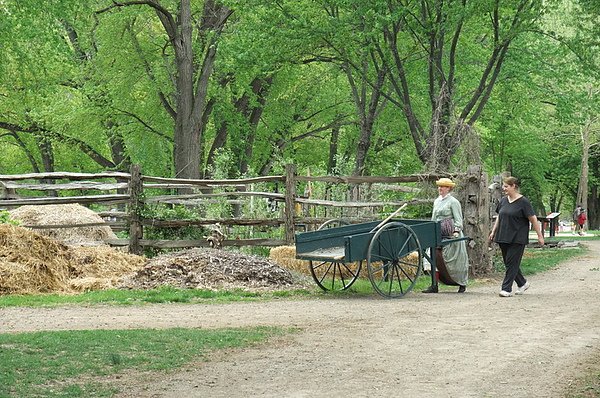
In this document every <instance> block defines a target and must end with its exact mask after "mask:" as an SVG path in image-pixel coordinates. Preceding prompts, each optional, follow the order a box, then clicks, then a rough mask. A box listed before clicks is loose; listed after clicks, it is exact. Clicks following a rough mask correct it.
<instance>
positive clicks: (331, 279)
mask: <svg viewBox="0 0 600 398" xmlns="http://www.w3.org/2000/svg"><path fill="white" fill-rule="evenodd" d="M348 224H349V222H347V221H344V220H338V219H333V220H327V221H325V222H324V223H323V224H321V225H320V226H319V228H318V230H321V229H327V228H336V227H340V226H342V225H348ZM361 264H362V262H361V261H359V262H356V263H348V264H346V263H345V262H343V261H309V266H310V273H311V274H312V277H313V279H314V281H315V282H316V283H317V285H318V286H319V287H320V288H321V289H323V290H325V291H336V290H338V291H339V290H346V289H348V288H349V287H350V286H352V284H353V283H354V282H355V281H356V279H357V278H358V274H359V273H360V267H361Z"/></svg>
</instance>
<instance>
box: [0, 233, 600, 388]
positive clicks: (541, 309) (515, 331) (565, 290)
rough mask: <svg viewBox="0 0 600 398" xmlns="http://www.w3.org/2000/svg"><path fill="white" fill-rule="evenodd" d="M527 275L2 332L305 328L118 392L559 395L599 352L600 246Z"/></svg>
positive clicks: (41, 320) (50, 314)
mask: <svg viewBox="0 0 600 398" xmlns="http://www.w3.org/2000/svg"><path fill="white" fill-rule="evenodd" d="M589 247H590V248H591V249H592V250H591V251H590V252H589V254H588V255H586V256H584V257H581V258H578V259H576V260H574V261H572V262H571V263H569V264H566V265H564V266H562V267H561V268H559V269H556V270H553V271H550V272H547V273H545V274H543V275H538V276H534V277H531V278H530V281H531V284H532V286H531V288H530V289H529V290H528V291H527V293H526V294H525V295H523V296H516V297H512V298H501V297H498V294H497V293H498V290H499V286H498V285H499V284H498V283H495V284H490V285H486V286H480V287H477V288H469V289H468V291H467V294H463V295H459V294H456V293H454V289H453V290H452V291H451V292H450V291H445V292H442V293H439V294H437V295H426V294H421V293H411V294H409V295H408V296H406V297H405V298H404V299H401V300H383V299H380V298H377V297H373V298H372V299H343V298H335V299H325V300H305V301H288V300H281V301H271V302H263V303H236V304H224V305H151V306H144V307H112V306H111V307H68V308H50V309H28V308H8V309H0V332H1V333H5V332H17V331H31V330H56V329H71V330H73V329H91V328H107V329H116V328H123V329H125V328H142V327H144V328H147V327H155V328H167V327H177V326H179V327H203V328H216V327H224V326H251V325H279V326H296V327H299V328H301V329H302V331H301V332H300V333H297V334H295V335H292V336H291V337H290V338H289V339H288V340H285V341H279V342H276V344H273V345H269V346H267V347H261V348H256V349H250V350H245V351H239V352H233V353H230V354H231V355H222V356H220V357H215V358H213V360H212V361H210V362H207V363H198V364H195V365H194V366H191V367H189V368H188V369H185V370H184V371H181V372H178V373H176V374H172V375H158V376H156V375H153V377H152V379H151V380H148V379H147V380H144V378H143V377H142V378H138V379H135V380H134V379H128V378H127V377H125V378H122V379H119V380H115V382H116V383H119V384H121V385H126V386H127V392H126V393H124V394H122V395H121V397H248V396H253V397H256V396H260V397H344V396H352V397H367V396H374V395H378V396H393V395H394V396H395V395H399V394H400V393H401V394H402V395H404V396H408V397H477V398H480V397H500V396H502V397H560V396H561V392H562V391H563V389H564V387H565V386H567V385H568V384H569V383H570V380H572V379H573V378H574V377H576V376H577V375H579V374H580V372H581V371H582V369H583V368H584V366H585V364H586V361H588V360H589V359H590V358H591V357H593V356H594V355H598V353H599V352H600V306H598V298H599V297H600V242H599V241H593V242H590V243H589Z"/></svg>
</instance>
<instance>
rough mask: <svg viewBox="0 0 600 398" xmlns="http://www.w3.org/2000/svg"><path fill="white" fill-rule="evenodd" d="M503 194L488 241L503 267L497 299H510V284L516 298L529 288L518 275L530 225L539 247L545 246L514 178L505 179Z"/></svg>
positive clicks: (533, 214) (542, 236)
mask: <svg viewBox="0 0 600 398" xmlns="http://www.w3.org/2000/svg"><path fill="white" fill-rule="evenodd" d="M502 191H503V192H504V194H505V196H504V197H503V198H502V199H501V200H500V202H499V203H498V206H497V207H496V213H498V217H497V218H496V222H495V223H494V226H493V227H492V232H491V233H490V237H489V239H490V241H493V242H496V243H498V245H499V246H500V251H501V252H502V260H503V261H504V265H505V266H506V273H505V275H504V280H503V281H502V290H500V297H511V296H512V295H513V293H512V285H513V282H517V291H516V292H515V294H523V293H525V291H526V290H527V289H529V286H530V284H529V282H528V281H527V280H526V279H525V277H524V276H523V274H522V273H521V259H522V258H523V253H524V252H525V246H526V245H527V244H528V243H529V224H530V223H531V224H532V225H533V228H534V230H535V232H536V233H537V237H538V242H539V244H540V245H543V244H544V235H543V234H542V229H541V227H540V224H539V222H538V219H537V217H536V216H535V212H534V211H533V207H532V206H531V203H530V202H529V200H528V199H527V198H526V197H525V196H523V195H521V193H520V192H519V180H518V179H517V178H515V177H506V178H504V180H503V184H502Z"/></svg>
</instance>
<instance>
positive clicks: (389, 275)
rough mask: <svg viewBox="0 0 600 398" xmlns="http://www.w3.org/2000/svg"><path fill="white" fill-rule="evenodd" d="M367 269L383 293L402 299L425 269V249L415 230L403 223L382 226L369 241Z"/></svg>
mask: <svg viewBox="0 0 600 398" xmlns="http://www.w3.org/2000/svg"><path fill="white" fill-rule="evenodd" d="M367 270H368V273H369V279H370V280H371V284H372V285H373V288H374V289H375V290H376V291H377V293H379V294H380V295H382V296H384V297H387V298H399V297H402V296H404V295H405V294H406V293H408V292H410V291H411V290H412V288H413V287H414V286H415V283H416V282H417V279H418V278H419V276H420V275H421V272H422V270H423V252H422V251H421V244H420V243H419V239H418V238H417V235H416V234H415V232H414V231H413V230H412V229H411V228H410V227H409V226H407V225H406V224H403V223H400V222H391V223H388V224H385V225H384V226H383V227H381V228H380V229H379V230H378V231H377V232H376V233H375V235H373V238H371V242H370V243H369V251H368V253H367Z"/></svg>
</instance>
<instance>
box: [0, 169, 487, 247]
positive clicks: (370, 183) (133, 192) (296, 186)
mask: <svg viewBox="0 0 600 398" xmlns="http://www.w3.org/2000/svg"><path fill="white" fill-rule="evenodd" d="M478 173H480V171H477V170H476V171H475V172H474V173H473V172H471V174H472V175H469V173H467V174H465V175H461V176H457V175H453V176H452V177H454V178H462V179H463V180H464V181H466V182H469V181H471V182H474V183H475V185H476V186H479V185H481V184H482V183H481V181H480V175H479V174H478ZM444 176H449V175H448V174H443V175H442V174H419V175H408V176H396V177H388V176H379V177H378V176H367V177H343V176H309V175H307V176H300V175H297V171H296V166H295V165H292V164H290V165H287V166H286V169H285V174H284V175H274V176H264V177H254V178H241V179H227V180H212V179H206V180H189V179H178V178H163V177H154V176H146V175H142V173H141V170H140V167H139V166H137V165H134V166H132V167H131V170H130V173H123V172H103V173H97V174H88V173H66V172H51V173H32V174H20V175H0V188H1V189H2V192H0V193H1V194H2V195H1V196H0V209H11V208H15V207H18V206H24V205H47V204H67V203H78V204H80V205H84V206H92V207H94V208H95V209H102V210H97V211H98V214H99V215H100V216H102V217H103V218H104V219H105V220H108V221H106V222H105V223H86V224H61V225H44V226H36V225H30V226H28V225H25V226H26V227H30V228H32V229H41V228H75V227H91V226H106V225H108V226H110V227H111V228H112V229H113V230H114V231H115V232H118V231H123V230H126V231H129V234H128V238H127V239H111V240H108V241H106V243H108V244H110V245H111V246H128V248H129V251H130V252H131V253H137V254H139V253H142V252H143V250H144V248H155V249H178V248H187V247H206V246H209V242H208V240H207V239H197V240H183V239H174V240H151V239H145V237H144V229H145V228H148V227H158V228H161V227H163V228H175V229H176V228H183V227H203V228H206V227H207V226H211V225H212V226H214V225H219V226H221V227H223V228H232V227H236V228H237V227H249V228H257V229H260V230H261V231H265V230H267V231H268V233H267V234H266V236H267V237H264V238H260V237H252V236H249V237H244V238H241V237H237V238H234V239H230V238H229V236H227V237H226V238H225V240H224V241H223V242H222V245H223V246H267V247H268V246H279V245H285V244H292V243H293V242H294V235H295V232H296V231H297V230H299V229H300V230H311V229H316V228H317V227H318V226H319V225H320V224H322V223H323V222H325V221H326V220H328V219H331V218H347V219H350V220H351V221H352V222H363V221H369V220H374V219H378V218H383V217H385V216H386V215H387V214H389V213H391V212H392V211H394V210H395V209H396V208H398V207H400V206H402V205H404V204H405V203H408V204H409V205H424V204H427V205H430V204H431V203H432V201H433V197H434V196H433V195H430V196H429V197H428V198H427V199H415V195H414V192H412V194H411V192H410V191H411V190H413V191H414V190H418V189H419V188H418V187H416V186H418V185H419V184H412V187H411V186H407V183H408V185H410V183H418V182H432V181H434V180H436V179H438V178H440V177H444ZM317 185H318V186H319V187H320V188H319V193H320V195H316V194H314V192H315V191H317V189H316V186H317ZM256 187H260V189H263V190H254V189H255V188H256ZM265 187H266V188H265ZM301 188H304V190H302V189H301ZM336 189H338V192H337V195H336V194H335V190H336ZM477 189H478V188H477V187H476V188H473V189H471V191H473V192H474V193H473V194H469V192H470V191H469V189H465V190H464V192H465V195H464V201H463V203H465V202H467V203H465V204H468V202H469V201H471V202H473V198H472V197H473V196H477V195H479V192H478V191H477ZM385 190H387V192H392V194H389V195H388V196H387V197H386V198H385V199H381V197H378V195H376V194H375V193H374V192H375V191H377V192H382V191H385ZM280 191H281V192H280ZM342 191H345V194H343V195H340V194H339V192H342ZM299 192H302V193H300V194H299ZM394 192H395V194H394ZM402 192H403V193H402ZM407 192H408V194H407ZM317 196H320V197H322V198H323V199H317V198H316V197H317ZM397 198H409V199H406V200H403V199H397ZM257 199H261V200H260V201H257ZM248 202H250V203H254V204H255V208H256V207H257V206H256V204H257V203H260V204H261V206H262V207H261V208H268V204H270V205H271V211H270V212H268V211H267V212H265V211H253V210H252V209H253V207H252V206H250V207H249V208H248V207H247V205H246V208H244V210H242V211H238V212H237V213H236V212H231V213H230V214H229V215H228V216H222V217H219V218H215V217H198V218H195V219H177V220H169V219H158V218H156V217H148V216H147V215H145V214H147V212H144V211H143V209H144V208H146V207H148V206H152V205H157V204H162V205H167V206H175V205H185V206H192V207H195V208H197V209H201V208H203V207H206V206H210V205H211V204H214V203H227V204H228V205H230V206H232V208H235V207H236V206H238V207H239V206H242V204H243V203H246V204H247V203H248ZM475 202H477V201H475ZM267 203H268V204H267ZM475 204H476V205H479V204H480V203H479V204H478V203H475ZM465 210H466V211H468V206H467V209H465ZM234 214H235V215H234ZM242 215H243V216H242ZM469 217H471V218H472V217H475V218H477V217H478V216H476V215H473V216H470V215H469V214H465V218H466V219H469ZM473 223H475V224H476V223H477V220H475V221H473ZM467 233H468V231H467Z"/></svg>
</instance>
